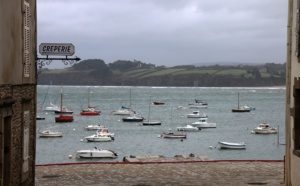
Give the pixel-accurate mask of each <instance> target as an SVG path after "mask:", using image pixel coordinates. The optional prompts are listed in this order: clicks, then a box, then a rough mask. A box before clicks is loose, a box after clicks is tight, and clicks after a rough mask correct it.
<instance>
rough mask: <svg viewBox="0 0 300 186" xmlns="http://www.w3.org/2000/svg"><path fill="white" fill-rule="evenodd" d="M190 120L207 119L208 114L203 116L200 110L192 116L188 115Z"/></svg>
mask: <svg viewBox="0 0 300 186" xmlns="http://www.w3.org/2000/svg"><path fill="white" fill-rule="evenodd" d="M187 117H188V118H207V115H206V114H201V113H200V111H199V110H197V111H193V112H192V113H191V114H188V115H187Z"/></svg>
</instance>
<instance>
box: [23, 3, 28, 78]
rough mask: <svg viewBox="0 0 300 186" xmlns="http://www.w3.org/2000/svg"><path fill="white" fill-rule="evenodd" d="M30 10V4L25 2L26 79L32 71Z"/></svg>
mask: <svg viewBox="0 0 300 186" xmlns="http://www.w3.org/2000/svg"><path fill="white" fill-rule="evenodd" d="M29 27H30V9H29V3H28V2H26V1H24V66H23V68H24V77H29V69H30V57H29V55H30V31H29Z"/></svg>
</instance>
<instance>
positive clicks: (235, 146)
mask: <svg viewBox="0 0 300 186" xmlns="http://www.w3.org/2000/svg"><path fill="white" fill-rule="evenodd" d="M218 144H219V145H220V146H221V148H223V149H246V144H245V143H244V142H239V143H231V142H222V141H219V142H218Z"/></svg>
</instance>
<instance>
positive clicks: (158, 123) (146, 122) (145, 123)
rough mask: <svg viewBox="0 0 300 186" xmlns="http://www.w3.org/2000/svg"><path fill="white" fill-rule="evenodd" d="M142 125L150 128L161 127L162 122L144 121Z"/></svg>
mask: <svg viewBox="0 0 300 186" xmlns="http://www.w3.org/2000/svg"><path fill="white" fill-rule="evenodd" d="M142 125H145V126H148V125H149V126H150V125H161V122H160V121H150V122H148V121H144V122H143V123H142Z"/></svg>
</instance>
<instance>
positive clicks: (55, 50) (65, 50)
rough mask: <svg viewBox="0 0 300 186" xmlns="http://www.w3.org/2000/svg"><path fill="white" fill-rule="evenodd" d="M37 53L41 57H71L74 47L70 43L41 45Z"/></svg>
mask: <svg viewBox="0 0 300 186" xmlns="http://www.w3.org/2000/svg"><path fill="white" fill-rule="evenodd" d="M39 52H40V54H41V55H54V56H72V55H73V54H74V53H75V47H74V45H73V44H72V43H41V44H40V46H39Z"/></svg>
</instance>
